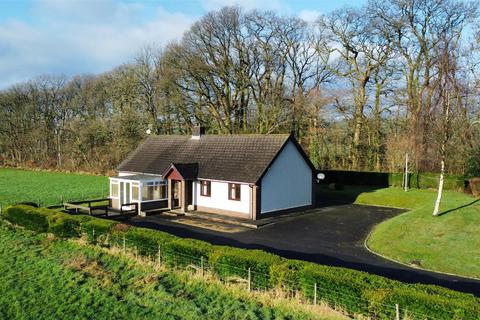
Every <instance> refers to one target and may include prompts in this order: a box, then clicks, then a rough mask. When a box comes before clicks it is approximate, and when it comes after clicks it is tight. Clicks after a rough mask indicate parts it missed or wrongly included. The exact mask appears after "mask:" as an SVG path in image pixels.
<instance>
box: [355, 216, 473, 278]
mask: <svg viewBox="0 0 480 320" xmlns="http://www.w3.org/2000/svg"><path fill="white" fill-rule="evenodd" d="M390 208H392V207H390ZM409 212H410V211H407V212H405V213H402V214H400V215H404V214H407V213H409ZM400 215H399V216H400ZM397 217H398V216H397ZM392 219H393V218H392ZM385 221H387V220H385ZM385 221H382V222H385ZM382 222H380V223H382ZM380 223H378V224H376V225H374V226H373V228H372V229H371V230H370V232H369V233H368V235H367V237H366V238H365V240H364V241H363V246H364V247H365V249H367V251H368V252H370V253H372V254H374V255H376V256H378V257H381V258H383V259H385V260H388V261H391V262H395V263H398V264H400V265H402V266H405V267H408V268H412V269H416V270H422V271H427V272H432V273H438V274H444V275H447V276H453V277H458V278H464V279H470V280H476V281H480V278H475V277H470V276H463V275H459V274H454V273H449V272H442V271H436V270H432V269H425V268H419V267H417V266H414V265H410V264H407V263H405V262H402V261H398V260H395V259H393V258H390V257H387V256H385V255H383V254H381V253H378V252H376V251H373V250H372V249H370V248H369V247H368V245H367V242H368V239H370V236H371V234H372V233H373V231H374V230H375V228H376V227H377V226H378V225H379V224H380Z"/></svg>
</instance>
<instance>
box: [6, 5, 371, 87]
mask: <svg viewBox="0 0 480 320" xmlns="http://www.w3.org/2000/svg"><path fill="white" fill-rule="evenodd" d="M365 2H366V0H311V1H307V0H179V1H174V0H171V1H167V0H158V1H153V0H148V1H139V0H35V1H34V0H29V1H26V0H25V1H23V0H0V89H5V88H7V87H9V86H11V85H13V84H15V83H19V82H24V81H28V80H29V79H32V78H34V77H37V76H40V75H46V74H47V75H65V76H67V77H71V76H73V75H76V74H98V73H102V72H105V71H108V70H111V69H113V68H115V67H116V66H118V65H120V64H122V63H125V62H128V61H131V60H132V58H133V57H134V56H135V54H136V53H137V52H138V50H139V49H140V48H142V47H143V46H146V45H156V46H162V45H165V44H167V43H168V42H170V41H173V40H176V39H180V38H181V36H182V34H183V33H184V32H185V31H186V30H188V28H189V27H190V25H191V24H192V23H193V22H195V21H196V20H198V19H199V18H200V17H201V16H202V15H204V14H206V13H207V12H209V11H212V10H218V9H220V8H222V7H223V6H226V5H238V6H240V7H243V8H244V9H246V10H250V9H260V10H274V11H277V12H278V13H279V14H281V15H297V16H299V17H301V18H303V19H305V20H314V19H315V18H316V17H317V16H318V15H319V14H320V13H328V12H329V11H331V10H334V9H337V8H342V7H344V6H346V5H350V6H360V5H362V4H363V3H365Z"/></svg>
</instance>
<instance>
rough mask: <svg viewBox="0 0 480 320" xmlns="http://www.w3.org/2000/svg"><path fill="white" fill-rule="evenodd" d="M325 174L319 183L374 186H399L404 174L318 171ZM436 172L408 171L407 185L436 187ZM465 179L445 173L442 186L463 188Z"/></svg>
mask: <svg viewBox="0 0 480 320" xmlns="http://www.w3.org/2000/svg"><path fill="white" fill-rule="evenodd" d="M320 172H322V173H323V174H325V179H323V180H321V181H320V183H321V184H330V183H340V184H350V185H365V186H375V187H385V188H386V187H389V186H392V187H401V186H403V182H404V174H403V173H401V172H399V173H388V172H363V171H342V170H327V171H320ZM438 179H439V174H438V173H428V172H425V173H409V174H408V186H409V187H410V188H416V189H435V188H437V187H438ZM464 186H465V179H464V176H463V175H453V174H446V175H445V179H444V188H445V189H446V190H463V188H464Z"/></svg>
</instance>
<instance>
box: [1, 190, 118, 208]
mask: <svg viewBox="0 0 480 320" xmlns="http://www.w3.org/2000/svg"><path fill="white" fill-rule="evenodd" d="M109 195H110V194H109V190H108V188H107V189H105V190H102V191H96V192H80V193H78V194H76V195H69V194H58V195H53V196H47V197H35V196H30V197H25V196H24V197H18V198H16V197H9V198H8V199H1V198H0V212H1V210H2V208H6V207H8V206H11V205H15V204H25V203H28V204H35V205H36V206H38V207H56V206H61V205H63V203H64V202H78V201H89V200H92V199H106V198H107V197H108V196H109Z"/></svg>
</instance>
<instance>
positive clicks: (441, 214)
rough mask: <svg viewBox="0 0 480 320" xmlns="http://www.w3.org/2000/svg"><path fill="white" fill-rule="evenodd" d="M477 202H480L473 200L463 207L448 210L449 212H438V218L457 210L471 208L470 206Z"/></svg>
mask: <svg viewBox="0 0 480 320" xmlns="http://www.w3.org/2000/svg"><path fill="white" fill-rule="evenodd" d="M477 202H480V199H475V200H473V201H472V202H470V203H467V204H464V205H463V206H460V207H457V208H453V209H449V210H446V211H443V212H440V214H439V215H438V216H443V215H446V214H447V213H451V212H454V211H457V210H460V209H463V208H466V207H469V206H471V205H474V204H475V203H477Z"/></svg>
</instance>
